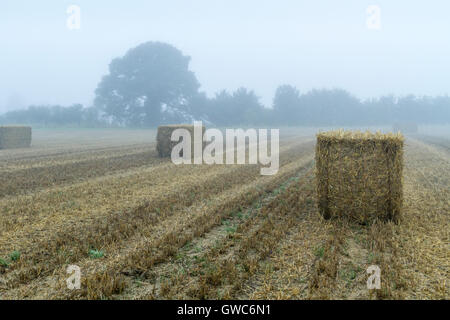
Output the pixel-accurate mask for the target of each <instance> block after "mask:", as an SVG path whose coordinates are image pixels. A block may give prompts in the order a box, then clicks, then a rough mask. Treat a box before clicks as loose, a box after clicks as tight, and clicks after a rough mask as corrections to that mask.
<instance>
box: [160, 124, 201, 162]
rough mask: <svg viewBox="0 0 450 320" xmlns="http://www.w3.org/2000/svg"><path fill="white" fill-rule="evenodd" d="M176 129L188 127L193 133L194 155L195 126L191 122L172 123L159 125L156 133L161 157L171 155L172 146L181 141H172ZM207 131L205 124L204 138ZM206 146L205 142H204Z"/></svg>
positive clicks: (192, 146) (192, 149)
mask: <svg viewBox="0 0 450 320" xmlns="http://www.w3.org/2000/svg"><path fill="white" fill-rule="evenodd" d="M176 129H186V130H188V131H189V132H190V133H191V155H192V156H193V155H194V126H193V125H190V124H172V125H165V126H159V127H158V133H157V135H156V150H157V151H158V154H159V156H160V157H170V155H171V153H172V148H173V147H174V146H175V145H177V144H178V143H179V141H171V137H172V132H173V131H175V130H176ZM204 133H205V126H202V140H203V134H204ZM202 146H204V143H202Z"/></svg>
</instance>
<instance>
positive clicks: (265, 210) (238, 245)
mask: <svg viewBox="0 0 450 320" xmlns="http://www.w3.org/2000/svg"><path fill="white" fill-rule="evenodd" d="M302 168H303V169H304V170H301V171H300V172H299V171H298V170H297V175H296V177H295V176H294V177H293V176H291V177H292V178H293V179H290V180H289V181H288V182H287V183H285V184H283V185H282V186H281V188H279V189H276V190H275V192H274V193H273V194H272V196H271V197H270V199H266V201H263V202H262V203H257V205H256V207H252V208H249V209H247V210H243V211H242V212H241V213H242V216H241V217H239V216H238V215H237V216H234V217H233V218H231V219H229V220H227V222H229V225H228V227H226V228H225V230H224V229H223V228H222V229H221V230H220V229H219V230H215V231H213V236H212V237H211V238H210V239H208V241H207V243H206V244H205V243H202V242H203V241H202V240H200V241H197V242H196V243H195V244H193V245H195V246H197V247H200V248H201V249H202V250H201V251H197V250H196V249H195V247H194V248H193V249H188V250H186V249H184V248H183V249H181V250H179V251H178V254H177V255H176V257H175V259H173V260H172V261H171V263H170V264H167V265H166V266H162V267H161V268H158V270H157V271H155V272H154V275H155V276H154V277H153V279H152V278H151V277H150V279H147V281H149V280H150V281H149V283H145V281H146V280H144V285H145V288H144V290H142V289H141V290H137V292H135V293H134V294H133V295H132V297H133V298H139V299H155V298H156V299H160V298H170V299H173V298H175V299H190V298H194V299H198V298H206V299H217V298H225V299H229V298H232V299H233V298H236V296H239V294H240V292H241V291H242V290H243V286H244V285H245V284H246V283H247V282H248V280H249V279H250V278H251V276H252V275H254V274H255V273H256V272H257V271H258V270H259V269H260V268H263V265H264V263H265V261H266V260H267V258H268V257H269V256H270V254H271V253H272V251H273V250H274V248H275V247H276V246H277V244H278V243H279V242H280V241H281V240H282V239H283V238H284V237H285V236H286V234H287V233H288V232H289V231H291V230H292V228H293V227H294V225H295V221H296V220H297V219H301V218H300V217H301V216H303V215H304V214H305V213H306V211H308V210H309V209H310V208H309V205H310V203H305V199H307V198H308V197H309V196H310V193H311V192H312V188H311V185H310V183H311V163H310V165H308V166H306V167H302ZM205 238H206V239H207V238H208V235H206V236H205ZM186 251H188V252H186ZM196 251H197V252H196ZM141 285H142V284H141Z"/></svg>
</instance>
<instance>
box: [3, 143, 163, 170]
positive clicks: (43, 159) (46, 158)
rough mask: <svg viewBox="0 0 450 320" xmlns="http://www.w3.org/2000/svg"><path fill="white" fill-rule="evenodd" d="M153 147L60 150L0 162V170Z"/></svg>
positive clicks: (58, 163) (91, 158)
mask: <svg viewBox="0 0 450 320" xmlns="http://www.w3.org/2000/svg"><path fill="white" fill-rule="evenodd" d="M154 149H155V144H154V143H153V144H141V145H130V146H121V147H110V148H96V149H93V150H92V149H88V150H85V149H82V150H80V151H78V152H61V153H60V154H44V155H41V156H35V157H30V158H25V159H14V160H10V161H6V160H3V161H1V162H0V172H12V171H15V170H23V169H30V168H39V167H50V166H55V165H62V164H68V163H75V162H79V161H83V160H95V159H105V158H111V157H119V156H124V155H132V154H135V153H142V152H143V151H151V150H154Z"/></svg>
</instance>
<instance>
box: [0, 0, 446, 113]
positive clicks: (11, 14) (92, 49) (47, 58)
mask: <svg viewBox="0 0 450 320" xmlns="http://www.w3.org/2000/svg"><path fill="white" fill-rule="evenodd" d="M72 4H73V5H77V6H79V7H80V9H81V15H80V18H81V21H80V22H81V24H80V27H81V28H80V29H78V30H70V29H69V28H68V27H67V25H66V23H67V19H68V17H69V14H68V13H67V12H66V11H67V8H68V7H69V6H70V5H72ZM369 5H377V6H378V7H379V8H380V9H381V15H380V26H381V29H379V30H376V29H370V28H368V25H367V20H368V19H369V16H372V14H368V13H367V8H368V6H369ZM372 18H373V17H372ZM373 21H374V20H373V19H369V22H372V25H373ZM375 25H376V23H375ZM0 40H1V50H0V112H3V111H6V110H11V109H14V108H21V107H24V106H27V105H29V104H43V103H45V104H63V105H69V104H72V103H82V104H84V105H90V104H91V103H92V100H93V97H94V90H95V88H96V86H97V84H98V82H99V80H100V79H101V77H102V75H104V74H106V73H107V72H108V64H109V63H110V61H111V59H112V58H114V57H118V56H123V55H124V54H125V53H126V51H127V50H128V49H130V48H132V47H134V46H136V45H138V44H140V43H142V42H146V41H163V42H168V43H170V44H172V45H174V46H176V47H177V48H179V49H180V50H182V51H183V53H184V54H186V55H189V56H191V57H192V60H191V65H190V69H191V70H193V71H194V72H195V73H196V75H197V78H198V79H199V81H200V83H201V85H202V87H201V90H203V91H205V92H206V93H207V94H208V96H213V95H214V93H215V92H216V91H219V90H221V89H228V90H235V89H236V88H238V87H240V86H245V87H248V88H251V89H253V90H255V92H256V93H257V94H258V95H259V96H260V97H261V100H262V102H263V103H264V104H265V105H270V104H271V102H272V98H273V94H274V92H275V90H276V87H277V86H278V85H280V84H284V83H288V84H292V85H295V86H297V87H298V88H299V90H300V91H301V92H306V91H308V90H310V89H312V88H334V87H339V88H344V89H347V90H349V91H351V92H352V93H354V94H355V95H356V96H357V97H359V98H363V99H364V98H368V97H373V96H379V95H383V94H389V93H393V94H396V95H405V94H408V93H414V94H417V95H439V94H449V93H450V1H448V0H439V1H438V0H428V1H423V0H417V1H416V0H408V1H406V0H405V1H402V0H396V1H392V0H372V1H366V0H339V1H336V0H316V1H313V0H309V1H303V0H270V1H268V0H160V1H152V0H147V1H144V0H143V1H138V0H126V1H125V0H124V1H111V0H72V1H65V0H42V1H32V0H29V1H21V0H14V1H13V0H6V1H2V2H1V4H0Z"/></svg>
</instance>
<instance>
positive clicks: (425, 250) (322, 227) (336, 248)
mask: <svg viewBox="0 0 450 320" xmlns="http://www.w3.org/2000/svg"><path fill="white" fill-rule="evenodd" d="M119 131H120V132H119V133H117V132H114V130H112V131H108V133H105V132H101V131H99V134H97V135H96V137H97V138H96V139H88V137H87V135H88V134H86V133H80V132H75V131H73V132H70V133H67V134H66V136H65V137H66V140H67V141H65V140H64V135H63V133H61V136H60V138H59V139H60V140H59V142H58V143H57V142H55V143H54V144H52V145H45V143H44V141H45V137H47V134H48V132H39V131H38V132H37V133H36V142H34V143H33V146H32V148H31V149H28V150H25V149H24V150H0V160H1V163H0V177H1V181H2V184H1V185H0V299H42V298H44V299H229V298H231V299H449V298H450V291H449V283H448V279H449V276H450V249H449V242H450V239H449V230H450V188H449V186H450V155H449V154H448V151H446V149H445V148H446V147H447V148H448V147H449V145H448V143H447V142H448V139H447V140H446V139H445V138H441V139H439V138H431V137H427V138H423V139H422V138H420V137H417V139H413V138H407V139H406V140H405V150H404V168H403V176H404V181H403V197H404V199H403V214H402V216H401V218H400V221H399V223H397V224H395V223H392V222H380V221H377V222H375V223H372V224H369V225H367V226H361V225H359V224H357V223H353V222H352V221H348V220H324V219H323V217H322V215H321V214H320V213H319V210H318V201H317V196H316V186H315V174H314V167H315V163H314V154H315V153H314V152H315V137H314V135H311V134H308V135H306V136H305V135H299V134H298V132H297V133H296V132H294V131H292V132H290V133H289V134H288V135H283V134H282V135H281V141H280V169H279V171H278V173H277V174H275V175H272V176H262V175H260V171H259V165H201V166H198V165H197V166H195V165H179V166H177V165H174V164H172V163H171V162H170V159H164V158H159V156H158V154H157V152H156V144H155V143H154V141H155V137H156V133H155V131H145V130H142V131H139V132H137V131H125V130H119ZM281 133H283V132H282V131H281ZM108 134H110V135H111V136H112V137H110V138H105V137H106V136H108ZM91 135H92V134H91ZM426 139H428V140H426ZM447 150H448V149H447ZM373 264H376V265H378V266H379V267H380V269H381V286H382V287H381V289H380V290H368V289H367V287H366V281H367V277H368V275H367V273H366V269H367V267H368V266H369V265H373ZM68 265H77V266H79V267H80V269H81V272H82V277H81V289H79V290H69V289H68V288H67V285H66V279H67V278H68V276H69V275H68V274H67V273H66V269H67V266H68Z"/></svg>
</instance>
